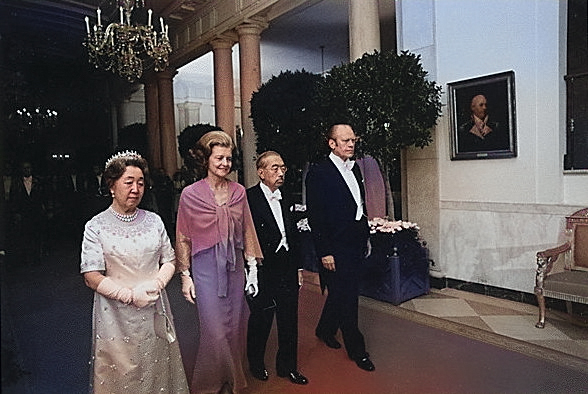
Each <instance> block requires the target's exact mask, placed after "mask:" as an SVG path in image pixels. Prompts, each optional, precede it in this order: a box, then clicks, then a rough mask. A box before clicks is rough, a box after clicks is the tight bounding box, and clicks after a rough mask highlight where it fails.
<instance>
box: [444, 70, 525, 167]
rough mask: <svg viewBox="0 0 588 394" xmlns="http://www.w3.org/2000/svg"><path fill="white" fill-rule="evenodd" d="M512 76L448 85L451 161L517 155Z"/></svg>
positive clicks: (482, 78) (502, 75)
mask: <svg viewBox="0 0 588 394" xmlns="http://www.w3.org/2000/svg"><path fill="white" fill-rule="evenodd" d="M513 74H514V73H512V72H508V73H502V74H498V75H495V76H490V77H481V78H476V79H473V80H468V81H462V82H457V83H453V84H449V94H450V100H451V102H450V103H451V106H452V113H451V115H452V157H451V158H452V159H485V158H503V157H514V156H516V150H515V130H514V129H515V127H514V125H515V123H514V81H513V77H514V75H513Z"/></svg>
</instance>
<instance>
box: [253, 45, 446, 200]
mask: <svg viewBox="0 0 588 394" xmlns="http://www.w3.org/2000/svg"><path fill="white" fill-rule="evenodd" d="M426 76H427V72H426V71H425V70H424V69H423V68H422V65H421V64H420V56H418V55H415V54H410V53H408V52H402V53H401V54H400V55H398V54H396V53H395V52H384V53H379V52H375V53H373V54H365V55H364V56H363V57H362V58H360V59H358V60H356V61H354V62H352V63H349V64H342V65H341V66H338V67H333V68H332V69H331V71H330V73H329V74H328V75H327V76H326V77H325V78H322V77H321V76H319V75H315V74H310V73H308V72H306V71H304V70H302V71H296V72H291V71H284V72H282V73H280V75H278V76H277V77H276V76H274V77H272V78H271V79H270V80H269V81H268V82H266V83H265V84H264V85H262V86H261V88H260V89H259V91H258V92H255V93H254V94H253V97H252V100H251V117H252V119H253V126H254V129H255V133H256V134H257V151H258V153H260V152H263V151H265V150H275V151H277V152H279V153H280V154H281V155H282V157H283V158H284V161H285V162H286V164H287V165H288V166H289V167H290V168H293V169H294V170H295V171H294V173H293V174H292V173H291V172H289V174H288V177H287V182H294V184H291V187H292V190H300V186H301V181H302V168H304V164H305V163H306V162H308V161H313V160H315V159H316V158H317V157H318V156H319V155H321V154H322V153H326V152H327V150H328V147H327V144H326V143H325V139H324V135H325V133H326V131H327V130H328V129H329V127H330V126H331V125H332V124H334V123H349V124H351V125H352V126H353V128H354V130H355V133H356V134H357V135H358V136H360V137H361V141H362V142H361V143H360V144H359V145H358V147H357V150H358V154H359V155H362V154H369V155H371V156H373V157H374V158H376V159H377V160H378V162H379V163H380V165H382V167H383V168H382V170H383V171H384V172H385V174H388V175H391V176H393V175H394V174H395V173H398V171H399V166H398V164H397V160H398V158H399V155H400V151H401V149H402V148H405V147H408V146H417V147H424V146H427V145H428V144H429V143H431V141H432V138H431V129H432V127H433V126H435V124H436V122H437V119H438V118H439V116H440V115H441V99H440V96H441V87H439V86H437V85H436V83H435V82H434V81H429V80H427V79H426Z"/></svg>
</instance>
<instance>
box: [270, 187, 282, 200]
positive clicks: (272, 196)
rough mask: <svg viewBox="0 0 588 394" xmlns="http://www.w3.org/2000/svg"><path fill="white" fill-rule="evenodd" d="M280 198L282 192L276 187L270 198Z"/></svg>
mask: <svg viewBox="0 0 588 394" xmlns="http://www.w3.org/2000/svg"><path fill="white" fill-rule="evenodd" d="M281 199H282V192H281V191H280V189H276V191H275V192H273V193H272V194H271V195H270V200H276V201H280V200H281Z"/></svg>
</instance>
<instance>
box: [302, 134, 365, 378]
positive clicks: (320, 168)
mask: <svg viewBox="0 0 588 394" xmlns="http://www.w3.org/2000/svg"><path fill="white" fill-rule="evenodd" d="M327 141H328V144H329V148H330V149H331V153H330V154H329V157H328V158H326V159H325V160H323V161H322V162H320V163H317V164H315V165H313V166H311V167H310V169H309V171H308V175H307V176H306V199H307V212H308V221H309V225H310V230H311V234H312V237H313V240H314V245H315V248H316V253H317V256H318V258H319V259H320V260H321V264H319V274H320V278H321V288H322V289H323V291H324V289H325V287H326V289H327V291H328V295H327V299H326V301H325V305H324V307H323V311H322V314H321V317H320V320H319V322H318V325H317V327H316V331H315V333H316V336H317V337H318V338H320V339H321V340H322V341H323V342H325V343H326V345H327V346H328V347H330V348H334V349H338V348H340V347H341V344H340V343H339V342H338V341H337V339H335V335H336V334H337V331H338V330H339V329H340V330H341V333H342V335H343V342H344V344H345V349H346V350H347V354H348V356H349V358H351V359H352V360H353V361H355V363H356V364H357V366H358V367H359V368H361V369H363V370H366V371H373V370H374V369H375V367H374V364H373V363H372V361H371V360H370V358H369V354H368V353H367V352H366V350H365V341H364V337H363V334H362V333H361V331H360V330H359V326H358V297H359V285H358V284H359V281H358V278H359V270H360V268H361V265H362V261H363V259H364V257H365V252H366V250H367V243H368V237H369V227H368V223H367V217H366V216H365V204H364V199H365V191H364V188H363V179H362V176H361V172H360V170H359V167H358V166H357V164H355V162H354V161H353V160H350V159H351V158H352V157H353V156H354V154H355V143H356V141H357V138H356V136H355V133H354V132H353V128H352V127H351V126H350V125H348V124H335V125H333V126H332V127H331V128H330V129H329V132H328V134H327Z"/></svg>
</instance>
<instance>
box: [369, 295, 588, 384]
mask: <svg viewBox="0 0 588 394" xmlns="http://www.w3.org/2000/svg"><path fill="white" fill-rule="evenodd" d="M359 305H360V306H361V307H367V308H370V309H372V310H377V311H379V312H382V313H386V314H389V315H392V316H394V317H398V318H401V319H405V320H408V321H413V322H415V323H418V324H422V325H425V326H429V327H433V328H436V329H440V330H443V331H446V332H450V333H453V334H457V335H461V336H464V337H466V338H471V339H474V340H477V341H481V342H485V343H488V344H491V345H494V346H497V347H500V348H503V349H507V350H512V351H515V352H518V353H521V354H524V355H527V356H530V357H534V358H538V359H542V360H546V361H549V362H552V363H554V364H557V365H564V366H566V367H568V368H571V369H574V370H577V371H580V372H586V373H588V362H587V361H586V360H585V359H583V358H580V357H576V356H572V355H569V354H567V353H563V352H559V351H557V350H553V349H549V348H545V347H542V346H539V345H535V344H532V343H529V342H524V341H521V340H518V339H515V338H509V337H506V336H504V335H500V334H496V333H494V332H490V331H486V330H482V329H480V328H476V327H471V326H467V325H464V324H460V323H456V322H452V321H449V320H445V319H441V318H438V317H435V316H430V315H426V314H424V313H420V312H417V311H411V310H408V309H404V308H402V307H400V306H394V305H392V304H389V303H386V302H382V301H378V300H374V299H371V298H367V297H360V300H359Z"/></svg>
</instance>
